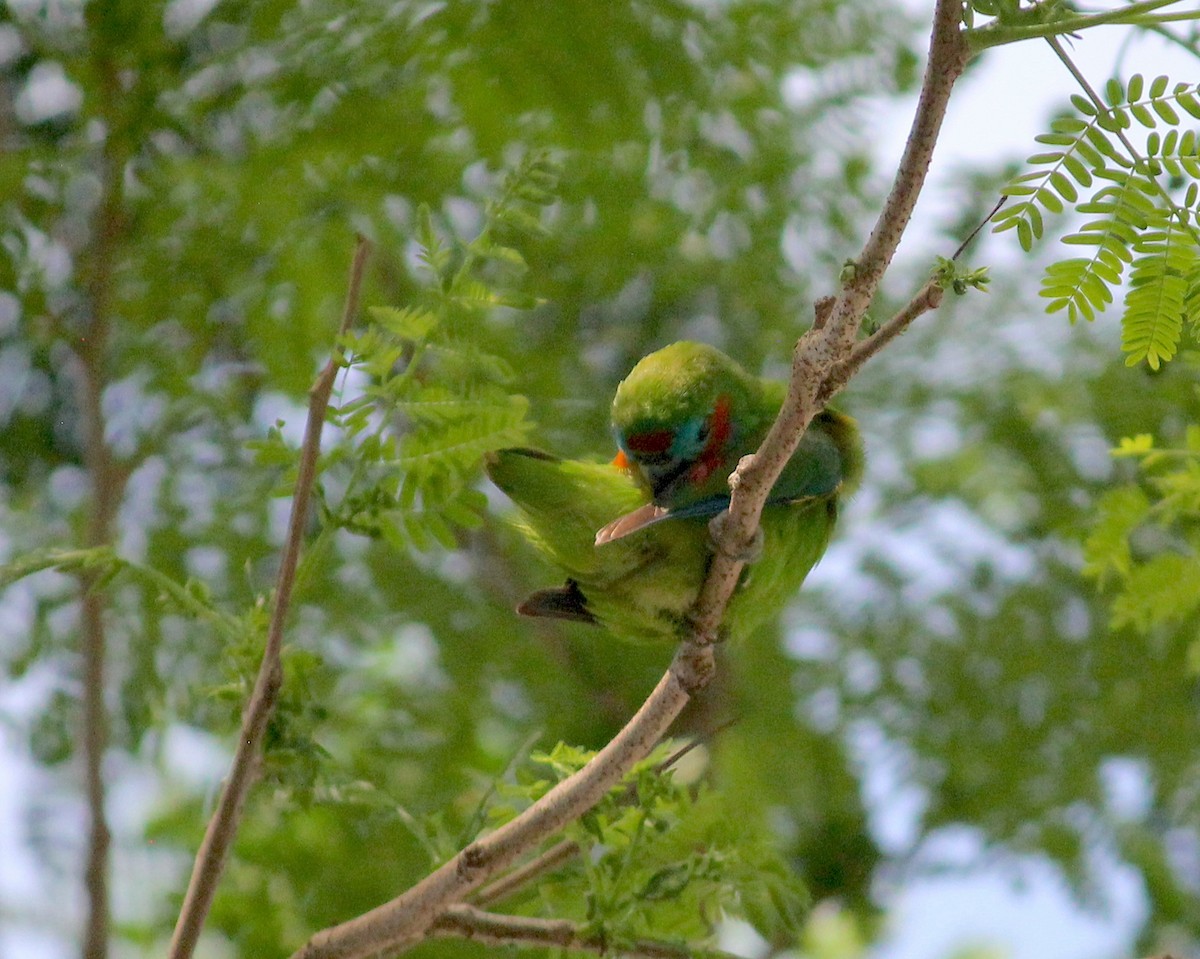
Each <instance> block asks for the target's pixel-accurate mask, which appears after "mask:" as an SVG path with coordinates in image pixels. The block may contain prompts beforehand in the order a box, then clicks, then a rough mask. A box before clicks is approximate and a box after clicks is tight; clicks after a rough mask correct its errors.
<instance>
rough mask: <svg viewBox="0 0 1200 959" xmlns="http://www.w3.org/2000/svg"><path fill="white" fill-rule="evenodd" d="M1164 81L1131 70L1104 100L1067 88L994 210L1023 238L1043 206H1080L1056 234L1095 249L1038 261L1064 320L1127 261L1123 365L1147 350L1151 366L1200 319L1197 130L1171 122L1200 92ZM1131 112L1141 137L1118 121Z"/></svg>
mask: <svg viewBox="0 0 1200 959" xmlns="http://www.w3.org/2000/svg"><path fill="white" fill-rule="evenodd" d="M1168 87H1171V83H1170V80H1169V79H1168V78H1167V77H1165V76H1159V77H1156V78H1155V79H1154V80H1153V81H1151V82H1150V84H1149V85H1148V86H1147V84H1146V82H1145V79H1144V78H1143V77H1142V76H1141V74H1135V75H1133V76H1132V77H1131V78H1130V79H1129V83H1128V85H1122V84H1121V83H1120V82H1119V81H1117V80H1112V81H1110V82H1109V83H1108V85H1107V87H1106V88H1105V93H1106V99H1107V102H1106V103H1093V102H1092V101H1091V100H1089V99H1088V98H1087V97H1084V96H1082V95H1079V94H1076V95H1074V96H1072V98H1071V103H1072V105H1073V106H1074V107H1075V110H1076V113H1075V114H1073V115H1066V116H1061V117H1058V118H1057V119H1055V120H1054V121H1053V122H1052V123H1051V125H1050V132H1049V133H1043V134H1040V135H1039V136H1038V137H1037V140H1038V142H1039V143H1043V144H1045V145H1047V146H1049V147H1051V148H1052V149H1050V150H1048V151H1046V152H1043V153H1036V154H1034V155H1032V156H1030V157H1029V158H1028V159H1027V160H1026V162H1027V163H1028V164H1030V166H1032V167H1035V168H1036V169H1033V170H1031V171H1029V172H1027V173H1022V174H1020V175H1019V176H1017V177H1015V178H1014V179H1013V180H1012V181H1010V183H1009V184H1008V185H1007V186H1006V187H1005V189H1004V193H1005V195H1006V196H1008V197H1010V198H1011V197H1015V198H1019V199H1017V201H1016V202H1015V203H1011V204H1009V205H1008V206H1007V207H1006V208H1005V209H1004V210H1002V211H1001V212H1000V213H999V215H998V216H997V218H996V227H995V228H996V230H997V231H1002V230H1010V229H1015V230H1016V232H1017V237H1018V239H1019V240H1020V243H1021V246H1022V247H1023V248H1024V249H1026V250H1029V249H1030V248H1031V247H1032V245H1033V243H1034V241H1035V240H1038V239H1041V237H1042V235H1043V232H1044V230H1045V225H1044V224H1045V220H1044V217H1045V216H1046V215H1058V214H1061V213H1063V211H1064V210H1065V209H1067V208H1068V207H1070V208H1073V209H1074V210H1075V211H1076V212H1077V213H1079V214H1082V215H1084V217H1085V220H1084V222H1083V223H1082V224H1081V225H1080V226H1079V228H1078V229H1077V230H1075V231H1074V232H1072V233H1069V234H1067V235H1066V236H1065V237H1063V242H1064V243H1066V244H1068V245H1071V246H1083V247H1093V248H1094V252H1093V253H1092V254H1091V256H1087V257H1071V258H1068V259H1063V260H1058V261H1056V262H1055V263H1053V264H1051V265H1050V266H1049V267H1048V268H1047V270H1046V276H1045V279H1044V280H1043V283H1042V296H1044V297H1047V298H1048V299H1049V300H1050V303H1049V305H1048V306H1047V310H1048V312H1051V313H1053V312H1055V311H1057V310H1062V309H1065V310H1067V314H1068V316H1069V317H1070V319H1071V322H1072V323H1074V322H1075V321H1076V320H1077V319H1079V318H1080V317H1083V318H1085V319H1088V320H1092V319H1094V318H1095V316H1096V314H1097V313H1098V312H1100V311H1102V310H1103V309H1104V308H1105V307H1106V306H1108V304H1109V303H1111V302H1112V300H1113V296H1114V291H1115V289H1116V288H1117V287H1119V285H1120V284H1121V281H1122V278H1123V277H1124V274H1125V268H1126V266H1129V267H1130V272H1129V285H1128V289H1127V290H1126V293H1125V302H1124V308H1123V313H1122V320H1121V322H1122V328H1123V334H1122V349H1124V351H1125V352H1126V353H1127V354H1128V356H1127V362H1128V363H1129V364H1130V365H1131V366H1132V365H1134V364H1136V363H1140V362H1142V361H1143V360H1144V361H1145V362H1146V363H1147V364H1149V366H1150V367H1151V369H1158V367H1159V364H1160V363H1162V362H1165V361H1168V360H1170V359H1171V358H1172V357H1173V356H1174V355H1175V353H1176V351H1177V350H1178V349H1179V345H1180V342H1181V340H1182V337H1183V333H1184V329H1185V327H1186V328H1187V330H1188V331H1189V332H1194V329H1195V327H1196V324H1197V323H1200V311H1198V309H1197V304H1200V234H1198V233H1197V227H1196V219H1195V208H1196V206H1197V200H1198V198H1200V183H1198V182H1197V180H1198V179H1200V133H1198V132H1197V130H1196V129H1188V128H1183V129H1182V130H1181V129H1180V124H1181V123H1182V122H1183V120H1184V118H1186V117H1190V118H1192V119H1196V118H1200V97H1198V96H1197V88H1196V87H1195V85H1189V84H1186V83H1177V84H1175V85H1174V87H1171V88H1170V90H1169V91H1168ZM1134 121H1137V123H1138V124H1139V125H1140V127H1142V128H1143V129H1145V130H1147V131H1148V132H1147V134H1146V138H1145V142H1144V145H1143V146H1142V147H1141V148H1138V147H1137V146H1135V145H1134V144H1133V143H1132V141H1131V140H1130V139H1129V135H1128V133H1127V131H1129V130H1130V129H1131V127H1132V126H1133V123H1134ZM1164 127H1165V128H1167V131H1166V133H1165V134H1163V133H1160V132H1159V131H1160V129H1161V128H1164ZM1164 177H1165V178H1166V183H1165V184H1164V182H1163V178H1164ZM1081 191H1082V192H1081ZM1176 197H1180V199H1176Z"/></svg>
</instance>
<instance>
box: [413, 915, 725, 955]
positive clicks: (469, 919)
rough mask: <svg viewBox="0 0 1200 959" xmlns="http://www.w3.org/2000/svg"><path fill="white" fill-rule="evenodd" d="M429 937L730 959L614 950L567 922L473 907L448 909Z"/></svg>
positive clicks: (642, 944) (676, 949)
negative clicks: (508, 914)
mask: <svg viewBox="0 0 1200 959" xmlns="http://www.w3.org/2000/svg"><path fill="white" fill-rule="evenodd" d="M429 934H430V935H431V936H438V937H442V938H445V937H451V936H452V937H455V938H459V939H468V940H471V941H474V942H485V943H487V944H488V945H494V946H543V947H552V946H553V947H557V948H559V949H570V950H572V951H574V952H590V953H595V954H596V955H599V956H607V955H614V954H620V955H622V956H628V957H631V959H734V956H733V954H732V953H728V952H722V951H721V950H719V949H697V948H695V947H694V946H689V945H686V944H682V943H681V944H675V943H669V942H658V941H656V940H651V939H640V940H638V941H636V942H633V943H621V944H620V945H619V946H616V945H615V944H613V943H610V942H609V941H608V940H607V939H605V938H604V937H603V936H599V935H596V934H594V933H592V934H589V933H586V932H584V931H583V929H582V928H581V927H580V926H579V925H577V924H576V923H574V922H571V921H570V920H568V919H533V918H530V917H528V916H501V915H497V914H496V913H494V912H484V911H483V910H482V909H477V908H475V907H474V906H464V905H458V906H451V907H450V908H449V909H447V910H446V911H445V912H444V913H443V914H442V915H441V916H439V917H438V919H437V921H436V922H435V923H434V924H433V926H432V927H431V928H430V930H429Z"/></svg>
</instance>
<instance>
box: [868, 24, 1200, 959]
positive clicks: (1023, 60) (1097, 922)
mask: <svg viewBox="0 0 1200 959" xmlns="http://www.w3.org/2000/svg"><path fill="white" fill-rule="evenodd" d="M907 5H908V6H909V8H910V9H912V10H914V11H916V12H921V13H925V12H927V11H928V10H929V9H930V8H931V7H932V4H930V3H923V2H920V3H919V2H916V0H908V3H907ZM1105 6H1106V7H1111V6H1116V4H1105ZM1127 38H1128V33H1127V32H1125V31H1122V30H1121V29H1120V28H1114V27H1099V28H1097V29H1095V30H1091V31H1088V32H1086V33H1084V34H1082V35H1081V36H1080V37H1079V39H1077V40H1076V41H1075V42H1074V43H1073V44H1072V45H1071V47H1070V54H1071V57H1072V59H1073V60H1074V61H1075V63H1076V64H1077V65H1078V66H1079V67H1080V69H1081V70H1082V71H1083V73H1084V75H1085V76H1086V77H1087V78H1088V80H1089V81H1090V82H1091V84H1092V86H1093V87H1095V88H1101V87H1102V86H1103V83H1104V81H1105V80H1107V79H1108V77H1109V76H1111V75H1112V74H1113V72H1114V68H1116V69H1117V70H1118V72H1119V73H1120V74H1121V75H1122V76H1125V77H1128V76H1129V75H1130V74H1133V73H1143V74H1145V76H1146V77H1147V79H1150V78H1153V77H1155V76H1158V75H1159V74H1166V75H1168V76H1169V77H1170V78H1171V80H1172V82H1178V81H1188V82H1195V80H1196V78H1197V76H1198V75H1200V64H1197V63H1196V61H1195V60H1194V59H1192V58H1190V57H1188V56H1187V55H1186V54H1185V53H1183V52H1182V51H1181V50H1180V49H1179V48H1178V47H1177V46H1174V45H1172V44H1169V43H1167V42H1166V41H1164V40H1162V39H1161V38H1158V37H1154V36H1146V37H1143V38H1141V39H1139V40H1137V41H1135V42H1133V43H1129V44H1128V45H1127V46H1126V47H1125V48H1124V49H1122V43H1123V41H1125V40H1126V39H1127ZM1077 92H1081V91H1079V89H1078V87H1077V86H1075V83H1074V80H1073V79H1072V77H1071V76H1070V74H1069V73H1068V72H1067V70H1066V68H1065V67H1064V66H1063V64H1062V63H1061V62H1060V61H1059V60H1058V58H1057V57H1056V56H1055V54H1054V52H1053V51H1052V50H1051V49H1050V47H1049V46H1048V45H1047V44H1045V43H1043V42H1028V43H1022V44H1014V45H1012V46H1009V47H1000V48H998V49H995V50H992V51H990V52H989V54H988V55H987V56H986V58H985V59H984V60H983V62H981V63H980V64H978V65H977V67H976V68H975V69H973V70H972V71H971V72H970V73H968V74H967V75H966V76H965V77H964V78H963V79H962V81H960V84H959V86H958V87H957V88H956V89H955V91H954V95H953V97H952V99H951V103H950V108H949V110H948V113H947V116H946V120H945V125H944V128H943V129H944V133H943V136H942V138H941V140H940V141H939V143H938V150H937V153H936V154H935V157H934V163H933V167H932V169H931V171H930V181H929V183H928V186H927V188H926V190H925V192H924V193H923V194H922V197H921V200H920V202H919V203H918V206H917V210H916V213H915V214H914V226H915V229H914V230H912V231H910V232H909V234H907V235H906V237H905V246H904V247H903V248H902V253H903V250H904V249H912V248H914V247H919V246H920V245H921V223H922V221H925V222H936V221H939V220H943V219H944V217H940V216H938V214H939V213H942V212H944V211H946V210H947V209H949V207H948V198H947V196H946V194H945V193H944V192H943V191H942V190H941V189H940V184H941V183H944V182H945V180H946V177H947V174H948V173H949V172H950V171H951V170H953V169H955V168H956V167H958V166H961V165H963V164H965V163H968V162H972V161H974V162H986V161H993V162H994V161H996V160H997V159H1017V160H1019V159H1023V157H1024V156H1027V155H1029V154H1032V153H1034V152H1036V150H1035V144H1034V137H1035V136H1036V135H1037V134H1038V133H1042V132H1045V130H1046V128H1047V126H1048V120H1049V117H1050V116H1051V114H1052V112H1053V111H1054V110H1056V109H1059V108H1061V107H1062V106H1063V105H1064V103H1065V101H1066V99H1067V97H1069V95H1070V94H1072V93H1077ZM913 102H914V103H915V98H914V101H913ZM911 116H912V108H911V106H910V107H909V108H908V109H907V110H906V109H903V108H899V107H897V106H896V104H895V103H894V102H892V101H889V102H887V103H886V104H885V103H880V105H879V108H878V110H877V111H876V114H875V118H874V120H875V123H876V130H877V131H878V142H879V144H880V147H879V153H880V159H881V164H882V165H884V167H885V168H887V165H888V164H891V165H892V166H894V163H895V160H896V159H898V158H899V156H900V153H901V151H902V149H903V146H904V140H905V137H906V136H907V134H908V123H909V121H910V119H911ZM1003 246H1004V244H997V243H992V244H991V245H990V246H989V247H988V250H987V252H988V254H989V260H988V262H989V263H990V264H992V269H993V270H995V269H997V267H996V265H995V263H996V261H995V260H994V259H992V258H991V257H993V256H994V255H996V254H997V253H999V252H1000V248H1001V247H1003ZM1009 247H1010V250H1011V249H1015V248H1016V244H1015V243H1011V244H1009ZM1012 255H1013V256H1014V257H1016V256H1018V254H1016V253H1013V254H1012ZM1116 775H1117V776H1118V777H1121V778H1122V779H1123V781H1122V782H1121V783H1120V784H1119V786H1118V788H1120V789H1122V790H1124V791H1126V792H1130V793H1137V791H1138V790H1139V788H1140V784H1139V781H1138V776H1139V774H1138V773H1137V771H1136V770H1119V771H1118V772H1117V773H1116ZM880 787H881V784H879V783H875V784H874V790H875V791H881V792H882V794H884V795H888V791H887V788H886V784H883V788H882V789H881V788H880ZM872 791H873V788H872V784H871V783H870V782H868V784H867V792H868V796H869V795H870V794H871V792H872ZM876 814H877V820H882V821H877V824H876V825H877V828H878V829H880V830H881V831H883V832H886V831H887V830H888V829H891V828H896V824H895V823H894V822H890V821H889V820H890V819H894V818H895V816H896V815H902V814H903V810H897V811H896V812H893V807H891V806H890V805H889V806H888V807H885V806H883V805H882V804H878V805H877V806H876ZM941 840H942V841H943V842H944V843H945V844H947V845H948V848H947V849H944V850H940V851H942V852H946V853H949V854H950V855H951V856H955V857H962V859H963V860H966V859H968V858H969V857H970V854H971V853H972V852H977V851H979V842H978V837H977V836H973V835H972V834H970V833H969V832H968V831H965V830H964V831H963V832H961V833H955V834H953V835H949V836H945V837H941ZM1099 872H1100V874H1101V876H1102V880H1101V886H1102V888H1103V890H1104V893H1105V897H1104V898H1105V899H1106V901H1105V902H1103V903H1101V906H1100V907H1099V908H1096V907H1091V908H1084V907H1083V906H1081V905H1080V904H1079V903H1077V902H1076V901H1075V900H1074V899H1073V898H1072V895H1071V893H1070V891H1069V890H1068V888H1067V886H1066V884H1065V883H1064V882H1063V880H1062V879H1061V878H1060V877H1059V876H1058V875H1057V873H1056V871H1055V870H1054V869H1053V867H1051V866H1050V865H1049V864H1048V863H1047V862H1045V861H1041V860H1038V859H1034V858H1030V859H1028V860H1025V861H1023V862H1022V863H1021V864H1020V865H1019V866H1018V867H1017V868H1015V869H1013V868H1007V869H1005V870H1003V871H1001V870H1000V869H990V870H982V871H980V872H978V873H975V874H967V875H966V876H964V875H959V874H956V875H953V876H946V877H943V878H937V879H925V880H920V881H918V882H915V883H912V884H910V885H908V886H906V887H905V888H904V889H902V890H898V891H897V892H896V894H895V896H894V898H892V899H891V902H890V906H891V915H890V917H889V922H888V933H887V934H886V935H885V937H884V939H883V941H882V942H881V943H880V944H879V945H878V946H877V947H876V948H875V949H874V950H873V951H872V954H871V955H872V959H938V957H948V956H951V955H952V954H953V953H955V952H956V951H958V950H964V949H967V948H971V947H991V948H993V949H995V950H996V955H997V956H1001V957H1007V959H1129V957H1131V956H1132V955H1133V953H1132V951H1131V950H1132V948H1133V940H1134V937H1135V935H1136V932H1137V929H1138V926H1139V924H1140V923H1141V921H1142V919H1143V918H1144V916H1145V913H1146V901H1145V896H1144V892H1143V890H1142V888H1141V884H1140V880H1139V879H1138V878H1137V876H1136V874H1135V873H1134V872H1133V871H1132V870H1131V869H1129V868H1128V867H1125V866H1122V865H1121V864H1120V863H1118V862H1116V861H1115V860H1112V859H1102V860H1101V863H1100V868H1099Z"/></svg>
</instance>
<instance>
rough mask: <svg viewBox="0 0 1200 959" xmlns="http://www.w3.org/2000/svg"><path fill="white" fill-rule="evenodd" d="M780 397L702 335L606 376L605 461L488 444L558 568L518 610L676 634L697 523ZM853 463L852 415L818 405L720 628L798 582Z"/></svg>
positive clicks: (493, 471) (748, 622)
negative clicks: (614, 382)
mask: <svg viewBox="0 0 1200 959" xmlns="http://www.w3.org/2000/svg"><path fill="white" fill-rule="evenodd" d="M784 395H785V387H784V385H783V384H782V383H777V382H774V381H771V380H764V379H759V378H757V377H753V376H751V375H749V374H748V373H746V371H745V370H743V369H742V368H741V367H740V366H739V365H738V364H737V363H735V362H734V361H733V360H732V359H730V358H729V357H728V356H726V355H725V354H724V353H722V352H721V351H720V350H717V349H715V348H714V347H711V346H706V345H703V344H700V343H689V342H681V343H674V344H672V345H671V346H667V347H664V348H663V349H661V350H659V351H657V352H656V353H652V354H650V355H649V356H647V357H645V358H644V359H643V360H641V361H640V362H639V363H638V364H637V365H636V366H635V367H634V368H633V370H632V371H631V372H630V374H629V375H628V376H627V377H626V378H625V380H624V381H623V382H622V383H621V384H620V386H618V387H617V395H616V398H615V399H614V400H613V405H612V423H613V430H614V432H615V434H616V438H617V444H618V447H619V452H618V453H617V456H616V459H614V460H613V462H612V463H589V462H580V461H575V460H564V459H560V458H558V457H556V456H552V455H550V454H549V453H544V452H542V451H540V450H533V449H506V450H497V451H495V452H492V453H489V454H488V455H487V458H486V464H485V465H486V469H487V473H488V475H489V476H490V477H491V479H492V481H493V482H494V483H495V484H496V485H497V486H498V487H499V488H500V489H501V490H503V491H504V492H505V493H506V494H507V495H508V497H509V498H510V499H511V500H512V501H513V502H514V503H516V505H517V507H518V509H519V511H520V514H521V519H520V521H519V523H518V525H519V527H520V529H521V531H522V532H523V533H524V534H525V536H526V537H527V538H528V539H529V540H530V541H531V542H532V543H533V545H534V546H535V547H537V548H538V549H539V550H540V551H541V552H543V553H544V554H546V555H547V556H548V557H549V559H550V560H552V561H553V562H554V563H555V564H557V565H558V566H560V567H561V568H562V569H563V570H564V571H565V572H566V574H567V576H568V579H567V582H566V585H564V586H560V587H556V588H553V589H543V590H539V591H537V592H535V593H533V594H532V595H531V596H530V597H529V598H528V599H526V600H525V602H524V603H522V604H521V606H519V607H518V611H519V612H521V613H524V614H525V615H528V616H548V617H554V618H558V619H568V620H576V621H580V622H587V623H598V624H600V625H601V626H604V627H606V628H607V629H609V630H610V631H611V632H612V633H614V634H615V635H617V636H620V637H622V638H626V639H632V640H655V639H678V638H680V636H681V634H682V630H683V629H684V627H685V626H686V616H687V612H688V610H689V608H690V607H691V605H692V603H693V602H694V601H695V599H696V595H697V593H698V592H699V589H700V586H701V584H702V583H703V581H704V577H705V574H706V573H707V571H708V566H709V562H710V558H711V555H712V542H711V538H710V533H709V528H708V524H709V521H710V520H711V519H712V518H713V517H716V516H717V515H719V514H721V513H723V512H724V510H725V509H726V508H727V507H728V505H729V495H730V493H729V481H728V477H729V474H730V473H731V472H732V471H733V470H734V468H735V467H736V466H737V464H738V460H739V459H741V457H743V456H745V455H747V454H749V453H753V452H754V451H755V450H757V449H758V447H759V446H760V445H761V443H762V440H763V437H765V436H766V433H767V430H768V429H769V428H770V425H771V423H772V422H773V421H774V419H775V417H776V415H777V414H778V412H779V409H780V406H781V405H782V403H783V399H784ZM861 472H862V446H861V441H860V438H859V435H858V429H857V427H856V426H855V423H854V420H852V419H851V418H850V417H848V416H845V415H843V414H841V413H837V412H834V411H832V410H825V411H824V412H821V413H819V414H818V415H817V416H816V417H815V418H814V419H813V421H812V423H811V424H810V426H809V428H808V431H807V432H806V433H805V435H804V438H803V439H802V440H801V441H800V445H799V447H798V448H797V450H796V452H795V454H794V455H793V456H792V458H791V460H789V461H788V464H787V466H786V467H785V468H784V471H783V473H782V475H781V476H780V477H779V480H778V481H777V482H776V484H775V486H774V487H773V488H772V490H771V495H770V499H769V500H768V502H767V505H766V507H765V508H764V510H763V514H762V534H763V535H762V548H761V554H760V556H759V558H758V560H757V561H756V562H754V563H752V564H750V565H748V566H747V567H746V569H745V570H744V572H743V573H742V578H741V581H740V583H739V586H738V590H737V592H735V593H734V596H733V598H732V600H731V601H730V603H729V607H728V609H727V611H726V615H725V629H726V632H727V633H728V634H729V635H732V636H740V635H744V634H746V633H748V632H750V631H751V630H753V629H754V628H755V627H756V626H758V625H759V624H761V623H762V622H764V621H765V620H767V619H769V618H770V617H771V616H773V615H775V614H776V613H777V612H778V611H779V610H780V609H781V608H782V607H783V605H784V603H785V602H786V601H787V600H788V598H789V597H790V596H791V595H792V593H794V592H795V591H796V589H798V588H799V586H800V584H801V583H802V582H803V581H804V577H805V576H807V575H808V571H809V570H810V569H812V567H813V565H814V564H815V563H816V562H817V560H818V559H820V558H821V554H822V553H824V551H825V547H826V546H827V545H828V543H829V537H830V534H831V532H832V530H833V525H834V522H835V520H836V518H837V508H838V500H839V497H841V496H844V495H845V494H847V493H848V492H849V491H850V490H851V489H853V487H854V486H855V484H856V483H857V482H858V479H859V476H860V474H861Z"/></svg>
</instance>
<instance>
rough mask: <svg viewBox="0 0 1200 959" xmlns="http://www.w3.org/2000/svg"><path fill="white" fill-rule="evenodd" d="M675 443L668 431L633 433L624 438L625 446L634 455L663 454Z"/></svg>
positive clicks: (672, 435)
mask: <svg viewBox="0 0 1200 959" xmlns="http://www.w3.org/2000/svg"><path fill="white" fill-rule="evenodd" d="M674 442H675V435H674V434H673V433H671V432H670V431H669V430H651V431H650V432H649V433H634V434H633V435H632V436H627V437H626V438H625V445H626V446H628V447H629V448H630V449H631V450H633V451H634V452H635V453H665V452H667V450H669V449H670V448H671V445H672V444H673V443H674Z"/></svg>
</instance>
